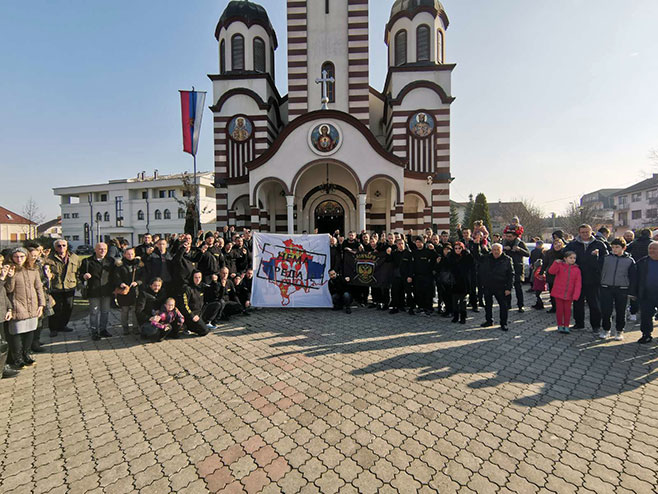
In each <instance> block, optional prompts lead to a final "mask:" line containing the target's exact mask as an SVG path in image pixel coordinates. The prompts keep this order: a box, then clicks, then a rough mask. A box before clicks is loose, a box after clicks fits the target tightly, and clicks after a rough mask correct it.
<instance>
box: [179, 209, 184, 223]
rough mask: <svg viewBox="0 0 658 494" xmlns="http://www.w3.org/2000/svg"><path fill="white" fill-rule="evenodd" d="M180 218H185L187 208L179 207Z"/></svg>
mask: <svg viewBox="0 0 658 494" xmlns="http://www.w3.org/2000/svg"><path fill="white" fill-rule="evenodd" d="M178 219H179V220H184V219H185V210H184V209H183V208H178Z"/></svg>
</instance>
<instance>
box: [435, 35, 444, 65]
mask: <svg viewBox="0 0 658 494" xmlns="http://www.w3.org/2000/svg"><path fill="white" fill-rule="evenodd" d="M436 61H437V62H438V63H443V31H441V30H440V29H438V30H437V31H436Z"/></svg>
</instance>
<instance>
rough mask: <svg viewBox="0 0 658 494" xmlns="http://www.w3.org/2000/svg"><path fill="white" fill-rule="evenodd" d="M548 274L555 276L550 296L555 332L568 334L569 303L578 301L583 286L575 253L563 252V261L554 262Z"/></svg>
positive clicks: (569, 319)
mask: <svg viewBox="0 0 658 494" xmlns="http://www.w3.org/2000/svg"><path fill="white" fill-rule="evenodd" d="M548 272H549V274H552V275H554V276H555V281H554V282H553V289H552V290H551V296H552V297H553V298H555V304H556V313H555V316H556V318H557V330H558V331H559V332H560V333H569V322H570V321H571V303H572V302H573V301H574V300H578V298H579V297H580V290H581V288H582V286H583V281H582V275H581V273H580V268H579V267H578V266H576V253H575V252H571V251H567V252H565V253H564V260H556V261H555V262H554V263H553V264H551V267H550V268H549V269H548Z"/></svg>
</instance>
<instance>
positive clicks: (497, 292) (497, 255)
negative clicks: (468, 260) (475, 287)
mask: <svg viewBox="0 0 658 494" xmlns="http://www.w3.org/2000/svg"><path fill="white" fill-rule="evenodd" d="M480 269H481V273H482V281H483V284H484V309H485V317H486V320H485V321H484V322H483V323H482V324H481V325H480V326H482V327H483V328H487V327H489V326H493V299H494V297H495V298H496V301H497V302H498V305H499V307H500V329H502V330H503V331H507V314H508V311H509V306H508V305H507V303H508V297H509V296H510V295H511V294H512V286H513V284H514V265H513V263H512V259H511V258H510V257H509V256H507V255H505V254H503V246H502V245H501V244H493V245H492V246H491V254H485V255H484V257H483V258H482V261H481V263H480Z"/></svg>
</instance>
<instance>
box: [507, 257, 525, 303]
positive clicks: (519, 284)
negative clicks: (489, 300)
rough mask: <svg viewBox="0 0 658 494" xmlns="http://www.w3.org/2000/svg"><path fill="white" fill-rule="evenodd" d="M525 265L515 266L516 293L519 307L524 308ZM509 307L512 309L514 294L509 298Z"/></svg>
mask: <svg viewBox="0 0 658 494" xmlns="http://www.w3.org/2000/svg"><path fill="white" fill-rule="evenodd" d="M522 273H523V265H522V264H521V265H517V264H515V265H514V292H515V293H516V305H517V307H519V308H521V307H523V281H522V279H523V274H522ZM507 307H508V309H509V308H510V307H512V294H509V295H508V296H507Z"/></svg>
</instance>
